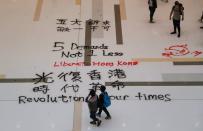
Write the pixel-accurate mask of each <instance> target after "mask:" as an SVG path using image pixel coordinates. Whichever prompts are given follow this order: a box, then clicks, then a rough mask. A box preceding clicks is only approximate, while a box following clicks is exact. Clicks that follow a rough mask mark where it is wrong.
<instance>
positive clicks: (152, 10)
mask: <svg viewBox="0 0 203 131" xmlns="http://www.w3.org/2000/svg"><path fill="white" fill-rule="evenodd" d="M155 10H156V8H154V7H149V12H150V22H152V21H153V16H154V12H155Z"/></svg>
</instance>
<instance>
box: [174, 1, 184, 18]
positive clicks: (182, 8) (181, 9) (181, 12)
mask: <svg viewBox="0 0 203 131" xmlns="http://www.w3.org/2000/svg"><path fill="white" fill-rule="evenodd" d="M174 8H175V5H174V6H173V10H174ZM183 10H184V7H183V4H182V3H179V12H180V15H183Z"/></svg>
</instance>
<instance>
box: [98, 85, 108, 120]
mask: <svg viewBox="0 0 203 131" xmlns="http://www.w3.org/2000/svg"><path fill="white" fill-rule="evenodd" d="M100 91H101V94H100V95H99V112H98V114H97V115H98V116H99V117H101V113H102V111H104V112H105V113H106V117H105V119H111V115H110V113H109V111H108V110H107V107H108V106H110V105H111V102H110V97H109V96H108V93H107V92H106V87H105V86H101V87H100Z"/></svg>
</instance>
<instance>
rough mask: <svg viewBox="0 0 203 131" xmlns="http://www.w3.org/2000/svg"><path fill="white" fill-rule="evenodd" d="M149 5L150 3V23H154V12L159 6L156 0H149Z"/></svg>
mask: <svg viewBox="0 0 203 131" xmlns="http://www.w3.org/2000/svg"><path fill="white" fill-rule="evenodd" d="M148 5H149V12H150V21H149V22H150V23H154V21H153V16H154V12H155V10H156V8H157V1H156V0H148Z"/></svg>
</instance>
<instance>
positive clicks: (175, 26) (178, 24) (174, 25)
mask: <svg viewBox="0 0 203 131" xmlns="http://www.w3.org/2000/svg"><path fill="white" fill-rule="evenodd" d="M173 27H174V32H176V29H178V34H180V20H175V19H173Z"/></svg>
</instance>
